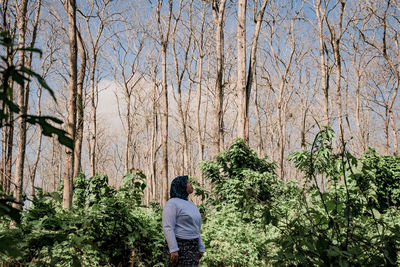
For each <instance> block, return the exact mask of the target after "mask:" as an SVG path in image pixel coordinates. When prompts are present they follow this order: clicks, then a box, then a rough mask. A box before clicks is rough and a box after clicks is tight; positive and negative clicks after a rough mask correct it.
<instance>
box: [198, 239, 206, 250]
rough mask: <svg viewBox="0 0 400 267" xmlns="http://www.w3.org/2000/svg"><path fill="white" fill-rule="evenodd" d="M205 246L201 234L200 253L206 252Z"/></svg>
mask: <svg viewBox="0 0 400 267" xmlns="http://www.w3.org/2000/svg"><path fill="white" fill-rule="evenodd" d="M204 251H205V248H204V244H203V241H202V240H201V236H200V237H199V252H200V253H204Z"/></svg>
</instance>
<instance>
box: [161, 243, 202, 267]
mask: <svg viewBox="0 0 400 267" xmlns="http://www.w3.org/2000/svg"><path fill="white" fill-rule="evenodd" d="M176 241H177V243H178V248H179V251H178V254H179V256H178V262H177V263H171V262H170V254H169V250H168V244H167V243H165V246H164V252H166V253H165V254H166V255H167V256H166V264H165V265H166V266H169V267H197V266H199V239H198V238H196V239H190V240H187V239H180V238H177V239H176Z"/></svg>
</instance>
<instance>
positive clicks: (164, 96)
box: [157, 0, 173, 205]
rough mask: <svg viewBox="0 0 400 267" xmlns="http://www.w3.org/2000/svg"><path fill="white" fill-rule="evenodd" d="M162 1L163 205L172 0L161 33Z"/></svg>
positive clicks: (165, 195) (165, 179) (166, 185)
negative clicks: (168, 53) (168, 55)
mask: <svg viewBox="0 0 400 267" xmlns="http://www.w3.org/2000/svg"><path fill="white" fill-rule="evenodd" d="M162 3H163V1H162V0H158V4H157V23H158V32H159V34H160V40H161V61H162V63H161V64H162V71H161V72H162V101H163V111H162V115H161V118H162V125H161V126H162V128H161V131H162V137H161V147H162V160H161V162H162V187H163V189H162V199H161V203H162V204H163V205H164V204H165V203H166V202H167V200H168V194H169V188H168V114H169V113H168V82H167V48H168V40H169V33H170V25H171V18H172V4H173V1H172V0H168V5H169V7H168V17H167V19H166V23H167V25H166V29H165V30H164V31H163V29H162V25H161V7H162Z"/></svg>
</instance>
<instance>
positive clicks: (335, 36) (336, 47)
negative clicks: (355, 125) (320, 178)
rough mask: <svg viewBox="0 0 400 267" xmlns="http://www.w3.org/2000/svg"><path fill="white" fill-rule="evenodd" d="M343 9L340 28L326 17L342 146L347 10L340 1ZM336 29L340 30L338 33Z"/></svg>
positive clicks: (344, 3) (341, 10)
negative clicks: (343, 44)
mask: <svg viewBox="0 0 400 267" xmlns="http://www.w3.org/2000/svg"><path fill="white" fill-rule="evenodd" d="M340 4H341V9H340V15H339V16H340V19H339V25H338V27H337V26H336V27H333V26H332V25H331V24H330V23H329V21H328V18H327V17H326V16H325V21H326V25H327V26H328V29H329V32H330V34H331V40H330V41H331V45H332V49H333V57H334V60H335V66H336V108H337V116H338V126H339V130H338V131H339V140H340V142H339V143H340V144H341V143H342V142H343V138H344V136H342V134H343V131H344V128H343V118H342V113H343V111H342V88H341V76H342V62H341V55H340V42H341V39H342V34H343V15H344V10H345V5H346V2H344V1H342V0H341V1H340ZM335 28H336V29H337V28H338V30H339V32H338V33H336V31H335Z"/></svg>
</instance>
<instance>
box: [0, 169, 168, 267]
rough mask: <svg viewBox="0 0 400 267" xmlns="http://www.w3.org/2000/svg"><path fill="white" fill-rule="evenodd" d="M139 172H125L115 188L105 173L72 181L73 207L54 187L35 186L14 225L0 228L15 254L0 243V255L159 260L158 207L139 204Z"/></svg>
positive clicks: (38, 259) (102, 261)
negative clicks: (34, 193)
mask: <svg viewBox="0 0 400 267" xmlns="http://www.w3.org/2000/svg"><path fill="white" fill-rule="evenodd" d="M145 178H146V177H145V176H144V175H143V174H142V173H135V174H127V175H125V177H124V185H123V186H121V188H119V189H117V190H116V189H114V188H111V187H109V186H108V178H107V176H105V175H95V176H94V177H91V178H90V179H87V178H86V177H85V176H84V175H83V174H80V175H78V177H76V179H75V181H74V200H73V208H72V209H71V210H70V211H68V210H63V209H62V208H61V200H62V196H61V194H60V193H58V192H52V193H48V194H43V193H42V192H41V190H40V189H39V190H38V194H37V197H35V199H34V200H33V205H32V207H31V208H30V209H29V210H27V211H26V212H23V213H22V215H23V216H22V221H21V225H20V226H19V227H18V228H17V229H13V230H14V231H13V232H11V229H7V227H4V226H3V228H6V229H4V231H0V239H2V238H3V237H4V236H5V237H7V238H8V240H7V241H8V242H11V243H12V242H14V243H15V244H17V246H16V247H15V249H16V251H17V252H18V253H17V254H11V253H9V251H8V250H6V249H3V248H2V246H0V256H1V257H2V258H0V259H2V260H3V261H6V262H9V263H12V264H28V263H32V262H34V264H33V265H35V266H36V265H40V266H41V265H45V266H82V265H83V266H119V265H122V266H127V265H129V263H131V262H134V263H135V266H155V265H156V264H157V263H160V262H162V246H163V242H164V238H163V234H162V228H161V210H159V209H158V210H153V209H151V208H145V207H142V206H141V201H142V196H143V190H144V188H145V184H144V181H145Z"/></svg>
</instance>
